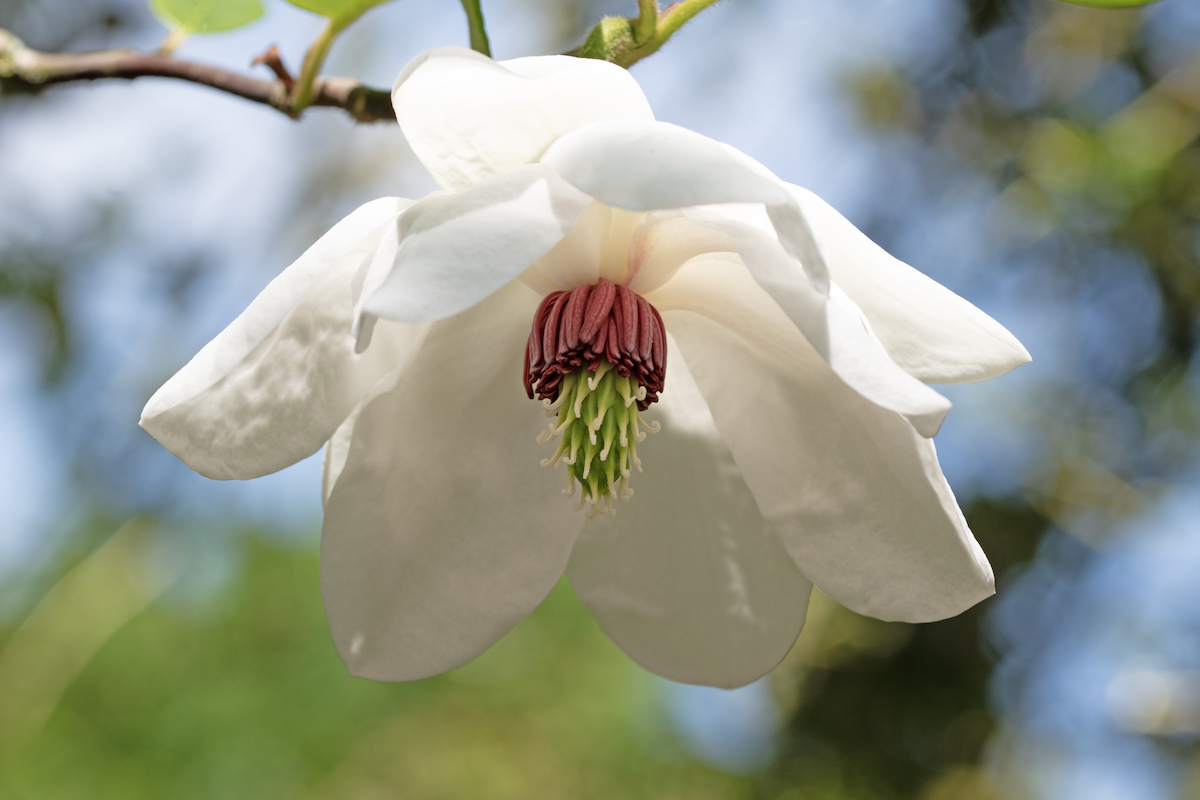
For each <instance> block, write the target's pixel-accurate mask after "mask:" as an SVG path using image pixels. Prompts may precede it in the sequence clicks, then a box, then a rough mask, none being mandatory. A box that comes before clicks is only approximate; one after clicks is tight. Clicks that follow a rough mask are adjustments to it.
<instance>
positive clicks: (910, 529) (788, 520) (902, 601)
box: [651, 258, 993, 622]
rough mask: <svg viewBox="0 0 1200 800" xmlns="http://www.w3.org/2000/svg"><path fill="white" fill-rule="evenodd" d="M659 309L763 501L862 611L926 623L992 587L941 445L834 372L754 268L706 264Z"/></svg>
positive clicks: (804, 561)
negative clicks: (753, 274) (938, 449)
mask: <svg viewBox="0 0 1200 800" xmlns="http://www.w3.org/2000/svg"><path fill="white" fill-rule="evenodd" d="M669 286H670V288H671V291H670V292H669V293H668V292H666V291H665V289H666V287H664V291H662V292H660V293H659V294H660V296H658V297H656V298H655V299H654V300H652V301H651V302H656V301H657V302H656V305H657V307H658V309H659V310H660V311H661V312H662V315H663V320H664V321H665V323H666V325H667V330H668V331H670V332H671V334H672V335H673V336H674V338H675V341H676V342H677V344H678V349H677V353H678V354H680V355H682V356H683V359H684V360H685V361H686V362H687V364H688V367H689V368H690V369H691V371H692V374H693V375H694V376H695V379H696V382H697V383H698V385H699V386H700V389H701V391H702V392H703V394H704V398H705V399H706V400H707V402H708V405H709V408H710V409H711V410H712V414H713V418H714V420H715V421H716V425H717V428H718V430H720V432H721V435H722V437H723V438H724V440H725V442H726V443H727V444H728V445H729V448H730V450H731V451H732V453H733V458H734V461H735V462H736V463H737V465H738V468H739V469H740V470H741V472H742V475H743V476H744V477H745V479H746V483H747V485H748V486H749V487H750V490H751V491H752V492H753V493H754V497H755V499H756V500H757V502H758V507H759V509H760V510H761V511H762V513H763V516H764V517H766V518H767V519H768V520H770V522H771V523H772V525H773V526H774V528H775V530H776V531H777V532H778V533H779V535H780V536H781V538H782V540H783V543H784V546H785V547H786V548H787V550H788V552H789V553H790V554H791V555H792V557H793V558H794V559H795V560H796V564H797V565H798V566H799V567H800V569H801V570H802V571H803V572H804V574H805V575H807V576H808V577H809V578H810V579H811V580H812V581H813V582H814V583H815V584H816V585H817V586H818V587H820V588H821V589H822V590H823V591H824V592H826V593H827V594H829V595H830V596H831V597H833V598H834V599H835V600H837V601H839V602H841V603H843V604H844V605H846V606H848V607H849V608H851V609H853V610H854V611H857V612H859V613H862V614H869V615H871V616H874V617H879V618H881V619H887V620H906V621H911V622H924V621H930V620H935V619H942V618H944V617H947V616H951V615H954V614H957V613H959V612H961V611H963V610H964V609H966V608H968V607H970V606H971V605H973V604H975V603H977V602H979V601H980V600H982V599H983V598H985V597H987V596H988V595H990V594H991V593H992V591H993V579H992V573H991V568H990V567H989V566H988V563H987V559H986V557H985V556H984V554H983V552H982V550H980V548H979V545H978V544H977V543H976V542H975V539H974V537H973V536H972V535H971V532H970V530H969V529H968V528H967V525H966V521H965V520H964V519H963V516H962V512H961V511H960V510H959V508H958V504H957V502H956V501H955V499H954V495H953V493H952V492H951V490H950V487H949V486H948V485H947V483H946V480H945V478H944V477H943V475H942V472H941V469H940V467H939V466H938V462H937V455H936V453H935V452H934V447H933V442H931V441H929V440H926V439H923V438H921V437H920V436H919V435H917V433H916V432H915V431H914V430H913V429H912V427H911V426H909V425H908V424H906V422H905V421H904V419H903V418H901V417H900V416H899V415H897V414H895V413H893V412H890V411H887V410H885V409H881V408H879V407H878V406H876V405H874V404H872V403H869V402H867V401H866V400H864V399H863V398H862V397H861V396H859V395H858V394H857V393H856V392H853V391H851V390H850V389H849V388H848V387H847V386H846V385H845V384H844V383H843V382H842V381H841V380H839V379H838V378H837V376H836V375H835V374H834V373H833V372H832V371H831V370H830V369H829V368H828V367H827V366H826V364H825V363H824V361H823V360H822V359H821V358H820V357H819V356H818V355H817V353H816V352H815V351H814V350H813V348H812V347H811V346H810V345H809V343H808V342H807V341H806V340H805V339H804V337H802V336H800V335H799V333H798V332H797V331H796V329H795V328H794V327H793V326H792V325H791V324H790V323H789V321H788V319H787V317H786V316H785V315H784V314H783V313H782V311H781V310H780V309H779V308H778V306H776V304H775V303H774V302H772V300H771V298H770V297H769V296H768V295H767V294H766V293H765V292H764V291H763V290H762V288H761V287H759V286H758V285H756V284H755V283H754V281H753V280H752V279H751V278H750V276H749V275H748V274H746V272H745V271H743V270H738V269H734V268H732V267H731V265H730V264H728V263H726V264H721V263H719V262H717V261H716V260H714V259H711V258H710V259H699V260H696V261H693V262H691V263H689V264H688V265H687V266H685V267H684V268H683V269H682V270H681V271H680V272H679V274H677V275H676V276H675V278H674V279H673V280H672V282H671V284H669Z"/></svg>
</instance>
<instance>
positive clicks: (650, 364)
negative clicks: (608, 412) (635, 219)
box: [524, 278, 667, 411]
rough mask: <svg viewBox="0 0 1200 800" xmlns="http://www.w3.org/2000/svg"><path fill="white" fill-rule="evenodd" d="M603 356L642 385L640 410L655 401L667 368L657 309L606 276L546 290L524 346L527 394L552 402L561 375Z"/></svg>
mask: <svg viewBox="0 0 1200 800" xmlns="http://www.w3.org/2000/svg"><path fill="white" fill-rule="evenodd" d="M602 360H607V361H608V362H610V363H611V364H612V365H613V368H614V369H615V370H616V371H617V374H618V375H621V376H622V377H625V378H628V377H633V378H636V379H637V382H638V384H640V385H641V386H643V387H645V389H646V396H645V398H644V399H642V400H639V401H638V408H639V409H640V410H642V411H645V410H646V409H647V408H649V407H650V404H651V403H654V402H657V401H658V393H659V392H661V391H662V388H663V381H664V380H665V379H666V374H667V332H666V328H665V327H664V326H663V321H662V317H661V316H660V315H659V313H658V310H657V309H656V308H654V306H652V305H650V303H648V302H647V301H646V299H645V298H643V297H640V296H638V295H636V294H634V293H633V292H631V291H629V289H627V288H625V287H624V286H616V285H614V284H613V282H612V281H610V280H608V279H607V278H601V279H600V281H599V283H597V284H596V285H595V286H591V285H589V284H583V285H581V286H576V287H575V288H574V289H572V290H571V291H569V292H551V293H550V294H548V295H546V297H545V298H544V299H543V300H542V304H541V305H540V306H538V309H537V312H536V313H535V314H534V315H533V329H532V330H531V331H530V332H529V343H528V345H527V346H526V348H525V374H524V380H525V392H526V394H528V395H529V397H530V398H531V399H532V398H533V397H534V396H536V397H537V398H538V399H539V400H550V401H551V402H553V401H555V400H557V399H558V391H559V387H560V385H561V384H562V379H563V376H564V375H567V374H568V373H570V372H573V371H574V370H576V369H578V368H579V367H581V366H583V365H585V364H586V365H587V369H588V371H589V372H595V371H596V370H597V369H599V368H600V362H601V361H602Z"/></svg>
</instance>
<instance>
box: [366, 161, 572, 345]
mask: <svg viewBox="0 0 1200 800" xmlns="http://www.w3.org/2000/svg"><path fill="white" fill-rule="evenodd" d="M590 203H591V198H589V197H588V196H587V195H585V194H583V193H582V192H579V191H578V190H576V189H574V188H572V187H571V186H570V185H569V184H567V183H566V182H565V181H563V180H562V179H561V178H559V177H558V176H557V175H556V174H555V173H554V171H553V170H550V169H548V168H547V167H544V166H542V165H540V164H532V165H529V166H526V167H520V168H518V169H514V170H512V171H510V172H506V173H504V174H503V175H497V176H495V177H492V178H488V179H486V180H484V181H482V182H480V183H477V184H475V185H474V186H471V187H469V188H467V189H464V190H462V191H460V192H453V193H442V194H434V195H430V196H429V197H426V198H424V199H423V200H421V201H420V202H418V203H417V204H415V205H414V206H413V207H412V208H410V209H409V210H408V211H407V212H406V213H405V214H404V216H402V217H400V218H399V219H398V220H397V222H396V225H395V229H394V230H392V231H389V233H388V234H387V235H388V236H389V237H392V240H393V242H394V243H395V250H394V252H395V257H394V259H395V260H394V263H393V265H392V267H391V272H390V273H389V274H388V275H387V277H386V278H385V279H383V281H382V283H381V285H380V286H379V288H378V289H376V290H375V291H374V292H373V293H372V294H371V295H370V296H366V297H365V302H364V303H363V306H362V309H363V312H365V313H366V314H372V315H375V316H378V317H382V318H384V319H392V320H396V321H397V322H432V321H434V320H439V319H444V318H446V317H449V316H451V315H453V314H457V313H458V312H460V311H462V310H464V309H467V308H470V307H471V306H473V305H475V304H476V303H478V302H479V301H481V300H483V299H484V298H485V297H487V296H488V295H490V294H491V293H492V292H495V291H496V290H497V289H499V288H500V287H502V286H504V285H505V284H507V283H508V282H509V281H511V280H512V279H513V278H515V277H517V276H518V275H520V274H521V272H522V271H524V270H525V269H526V268H527V267H528V266H529V265H530V264H532V263H533V262H534V261H535V260H537V259H538V258H540V257H541V256H543V255H544V254H545V253H546V252H547V251H548V250H550V248H552V247H553V246H554V245H555V244H557V243H558V242H559V240H560V239H562V238H563V237H564V236H565V235H566V234H567V233H568V232H569V231H570V230H571V228H573V227H574V226H575V223H576V222H577V221H578V220H579V217H580V216H581V215H582V214H583V212H584V210H585V209H586V208H587V207H588V205H589V204H590ZM385 246H388V247H390V246H391V245H385ZM380 252H381V253H383V252H384V247H382V246H381V248H380ZM371 271H372V272H375V271H376V267H375V266H374V265H373V266H372V270H371ZM531 319H532V317H531Z"/></svg>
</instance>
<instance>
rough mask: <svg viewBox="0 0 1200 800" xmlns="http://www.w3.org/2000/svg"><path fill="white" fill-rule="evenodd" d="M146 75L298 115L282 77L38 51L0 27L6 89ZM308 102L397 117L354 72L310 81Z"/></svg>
mask: <svg viewBox="0 0 1200 800" xmlns="http://www.w3.org/2000/svg"><path fill="white" fill-rule="evenodd" d="M264 63H267V62H265V61H264ZM268 66H270V65H269V64H268ZM281 66H282V65H281ZM272 68H273V67H272ZM144 77H158V78H174V79H177V80H184V81H189V82H191V83H198V84H200V85H202V86H209V87H211V88H213V89H218V90H220V91H223V92H227V93H229V94H233V95H237V96H238V97H242V98H245V99H246V100H250V101H253V102H255V103H262V104H264V105H268V106H271V107H272V108H274V109H277V110H279V111H282V112H283V113H284V114H287V115H288V116H290V117H296V116H298V113H297V112H296V111H294V110H293V107H292V104H291V100H290V98H289V89H290V88H291V87H289V86H286V85H285V83H284V81H283V80H281V79H277V80H273V81H264V80H259V79H257V78H251V77H250V76H248V75H242V74H239V73H236V72H229V71H227V70H223V69H221V68H219V67H214V66H210V65H208V64H197V63H195V62H192V61H180V60H178V59H175V58H171V57H170V56H163V55H158V54H143V53H138V52H135V51H133V50H95V51H92V52H89V53H42V52H39V51H37V50H33V49H32V48H29V47H26V46H25V44H24V43H23V42H22V41H21V40H20V39H18V38H17V37H16V36H13V35H12V34H11V33H9V32H8V31H6V30H3V29H0V79H2V80H3V88H4V90H5V92H9V91H13V90H16V91H25V92H35V91H38V90H40V89H42V88H43V87H46V86H50V85H53V84H60V83H71V82H74V81H92V80H99V79H103V78H117V79H122V80H133V79H135V78H144ZM311 105H314V106H325V107H328V108H340V109H342V110H343V111H345V112H346V113H347V114H349V115H350V116H351V117H353V118H354V119H355V120H357V121H358V122H395V121H396V117H395V114H394V113H393V111H392V102H391V97H390V95H389V94H388V93H387V92H385V91H382V90H380V89H373V88H371V87H369V86H364V85H363V84H362V83H359V82H358V81H357V80H354V79H353V78H336V77H318V78H316V79H315V80H314V81H313V91H312V103H311Z"/></svg>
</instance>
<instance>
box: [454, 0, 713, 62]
mask: <svg viewBox="0 0 1200 800" xmlns="http://www.w3.org/2000/svg"><path fill="white" fill-rule="evenodd" d="M464 1H465V0H464ZM716 2H717V0H683V2H679V3H671V4H670V5H669V6H667V7H666V8H665V9H663V10H662V11H661V12H660V11H659V10H658V3H657V2H656V0H638V15H637V17H635V18H632V19H631V18H628V17H605V18H604V19H602V20H600V22H598V23H597V24H596V27H595V28H593V29H592V32H591V33H589V34H588V37H587V39H586V40H585V41H584V43H583V45H582V46H581V47H580V48H579V49H578V50H577V51H575V52H574V53H573V54H572V55H577V56H580V57H581V58H599V59H602V60H604V61H611V62H612V63H614V64H617V65H619V66H622V67H626V68H628V67H631V66H633V65H634V64H636V63H637V62H638V61H641V60H642V59H643V58H645V57H646V56H648V55H651V54H653V53H655V52H657V51H658V49H659V48H660V47H662V46H663V45H664V44H666V42H667V40H668V39H670V38H671V36H673V35H674V34H675V32H676V31H678V30H679V29H680V28H681V27H683V25H684V24H685V23H686V22H688V20H690V19H692V17H694V16H696V15H697V14H699V13H700V12H701V11H703V10H704V9H706V8H708V7H709V6H711V5H713V4H715V3H716Z"/></svg>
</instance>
